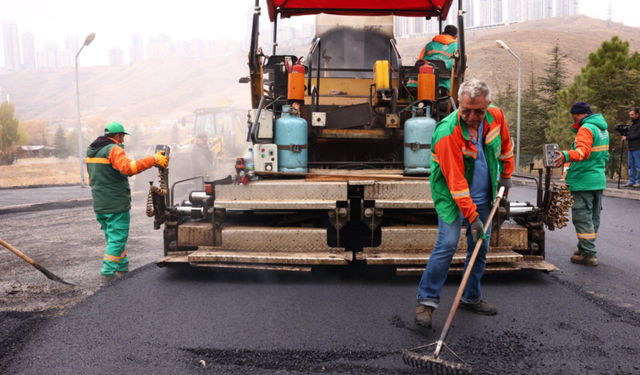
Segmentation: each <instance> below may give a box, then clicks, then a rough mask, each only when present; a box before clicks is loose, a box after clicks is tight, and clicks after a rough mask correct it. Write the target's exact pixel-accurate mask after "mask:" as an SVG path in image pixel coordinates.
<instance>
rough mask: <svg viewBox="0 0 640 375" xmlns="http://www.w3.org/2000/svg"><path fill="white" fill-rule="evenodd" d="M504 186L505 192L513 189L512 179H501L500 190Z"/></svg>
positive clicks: (499, 181) (499, 182)
mask: <svg viewBox="0 0 640 375" xmlns="http://www.w3.org/2000/svg"><path fill="white" fill-rule="evenodd" d="M503 186H504V191H505V192H506V191H508V190H509V189H511V178H504V177H500V179H499V180H498V190H500V188H501V187H503Z"/></svg>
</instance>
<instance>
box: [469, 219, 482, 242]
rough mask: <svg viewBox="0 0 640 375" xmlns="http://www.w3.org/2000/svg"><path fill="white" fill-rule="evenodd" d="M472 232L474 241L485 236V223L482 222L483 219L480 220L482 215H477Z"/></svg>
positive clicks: (472, 225)
mask: <svg viewBox="0 0 640 375" xmlns="http://www.w3.org/2000/svg"><path fill="white" fill-rule="evenodd" d="M471 234H472V236H473V241H474V242H477V241H478V239H480V237H482V236H484V225H483V224H482V220H480V216H477V217H476V219H475V220H474V221H473V222H472V223H471Z"/></svg>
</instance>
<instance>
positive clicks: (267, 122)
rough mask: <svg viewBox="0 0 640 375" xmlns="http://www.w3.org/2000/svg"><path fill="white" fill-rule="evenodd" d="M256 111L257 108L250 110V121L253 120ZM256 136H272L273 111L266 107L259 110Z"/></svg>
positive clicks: (262, 137) (261, 137)
mask: <svg viewBox="0 0 640 375" xmlns="http://www.w3.org/2000/svg"><path fill="white" fill-rule="evenodd" d="M257 113H258V110H257V109H252V110H251V112H250V116H249V120H250V121H251V122H252V123H253V122H255V120H256V114H257ZM258 138H259V139H269V138H273V111H271V110H268V109H263V110H262V111H260V118H259V119H258Z"/></svg>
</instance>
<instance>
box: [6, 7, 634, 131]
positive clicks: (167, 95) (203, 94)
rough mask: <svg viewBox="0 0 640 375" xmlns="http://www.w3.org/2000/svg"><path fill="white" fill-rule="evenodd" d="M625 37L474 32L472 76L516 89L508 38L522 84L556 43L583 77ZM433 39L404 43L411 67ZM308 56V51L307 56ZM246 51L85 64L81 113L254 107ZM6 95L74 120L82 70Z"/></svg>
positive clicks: (42, 76) (597, 28)
mask: <svg viewBox="0 0 640 375" xmlns="http://www.w3.org/2000/svg"><path fill="white" fill-rule="evenodd" d="M613 35H618V36H619V37H620V38H621V39H623V40H626V41H629V42H630V44H631V50H632V51H637V50H639V49H640V30H639V28H633V27H628V26H624V25H622V24H613V26H612V27H607V22H606V21H600V20H595V19H591V18H588V17H585V16H574V17H568V18H552V19H545V20H538V21H530V22H523V23H519V24H516V25H510V26H503V27H497V28H493V29H486V30H478V31H467V33H466V38H467V56H468V70H467V77H468V78H469V77H477V78H482V79H485V80H487V81H488V82H489V83H490V85H491V86H492V87H494V88H495V89H496V90H498V91H499V90H501V89H504V87H505V85H506V84H507V83H512V84H513V85H514V86H515V85H517V73H518V63H517V60H516V59H515V58H514V57H513V56H511V55H510V54H509V53H508V52H507V51H505V50H502V49H499V48H498V47H496V45H495V40H496V39H502V40H503V41H504V42H505V43H507V45H509V47H510V48H511V49H512V50H513V51H514V52H516V53H517V54H518V55H519V56H520V58H521V59H522V80H523V87H524V86H525V85H526V84H528V83H529V82H530V80H531V76H532V72H533V73H534V75H535V76H536V77H540V75H541V74H542V71H543V69H544V68H545V66H546V64H547V61H548V59H549V51H550V50H551V48H552V47H553V45H554V44H555V42H556V41H558V42H559V45H560V48H561V51H562V53H565V54H567V58H566V67H567V69H568V71H569V73H570V75H571V76H573V75H575V74H577V73H579V72H580V68H581V67H583V66H584V65H585V63H586V61H587V56H588V54H589V53H590V52H593V51H595V50H596V49H597V48H598V47H599V46H600V44H601V43H602V42H603V41H605V40H609V39H611V37H612V36H613ZM427 41H428V40H427V39H426V38H421V39H420V38H418V39H402V40H399V46H400V51H401V54H402V55H403V57H404V61H405V64H407V63H411V62H412V61H413V60H415V56H416V55H417V54H418V53H419V51H420V50H421V49H422V47H423V46H424V44H425V43H426V42H427ZM305 51H306V48H304V49H301V51H300V55H302V54H303V53H304V52H305ZM246 61H247V56H246V54H237V55H234V56H223V57H219V58H216V59H212V60H168V61H146V62H143V63H139V64H135V65H132V66H122V67H81V68H80V74H79V76H80V94H81V108H82V109H83V111H88V112H89V113H91V114H95V115H99V116H102V117H105V118H107V119H109V120H124V121H131V120H140V119H161V118H179V117H181V116H184V115H187V114H190V113H191V112H192V111H193V109H195V108H199V107H208V106H217V105H218V103H219V101H220V100H221V99H224V98H227V99H231V100H233V101H234V103H235V105H236V106H241V107H248V106H249V85H248V84H240V83H238V79H239V78H240V77H242V76H246V75H247V74H248V67H247V64H246ZM0 87H1V88H2V92H3V93H5V94H9V95H10V98H11V101H12V102H13V103H14V104H15V106H16V110H17V115H18V117H19V118H20V120H23V121H24V120H30V119H44V120H48V119H51V118H67V119H73V118H74V117H75V116H76V115H77V112H76V87H75V70H74V69H73V68H67V69H56V70H31V71H25V72H19V73H4V74H0Z"/></svg>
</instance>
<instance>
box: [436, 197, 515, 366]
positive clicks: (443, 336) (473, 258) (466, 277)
mask: <svg viewBox="0 0 640 375" xmlns="http://www.w3.org/2000/svg"><path fill="white" fill-rule="evenodd" d="M503 195H504V186H503V187H500V190H499V191H498V194H497V196H496V200H495V201H494V202H493V207H491V213H489V218H488V219H487V222H486V223H484V228H483V230H484V232H485V233H487V231H488V230H489V228H491V220H493V215H494V214H495V213H496V211H497V210H498V207H499V206H500V200H502V196H503ZM483 242H484V240H483V239H482V237H480V238H478V241H477V242H476V247H475V248H474V249H473V254H471V259H469V264H467V269H466V270H465V272H464V276H463V277H462V282H460V286H459V287H458V293H457V294H456V298H455V299H454V300H453V305H452V306H451V311H449V316H448V317H447V321H446V323H445V324H444V328H443V329H442V334H440V339H439V340H438V342H437V343H438V344H437V346H436V350H435V352H434V354H433V355H434V357H438V355H440V351H441V350H442V345H443V344H444V340H445V339H446V338H447V334H449V328H451V324H452V323H453V317H454V316H455V315H456V311H457V310H458V306H459V305H460V300H461V299H462V293H464V288H466V286H467V282H468V281H469V276H470V275H471V270H472V269H473V265H474V263H475V262H476V258H477V257H478V253H479V252H480V246H482V243H483Z"/></svg>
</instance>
